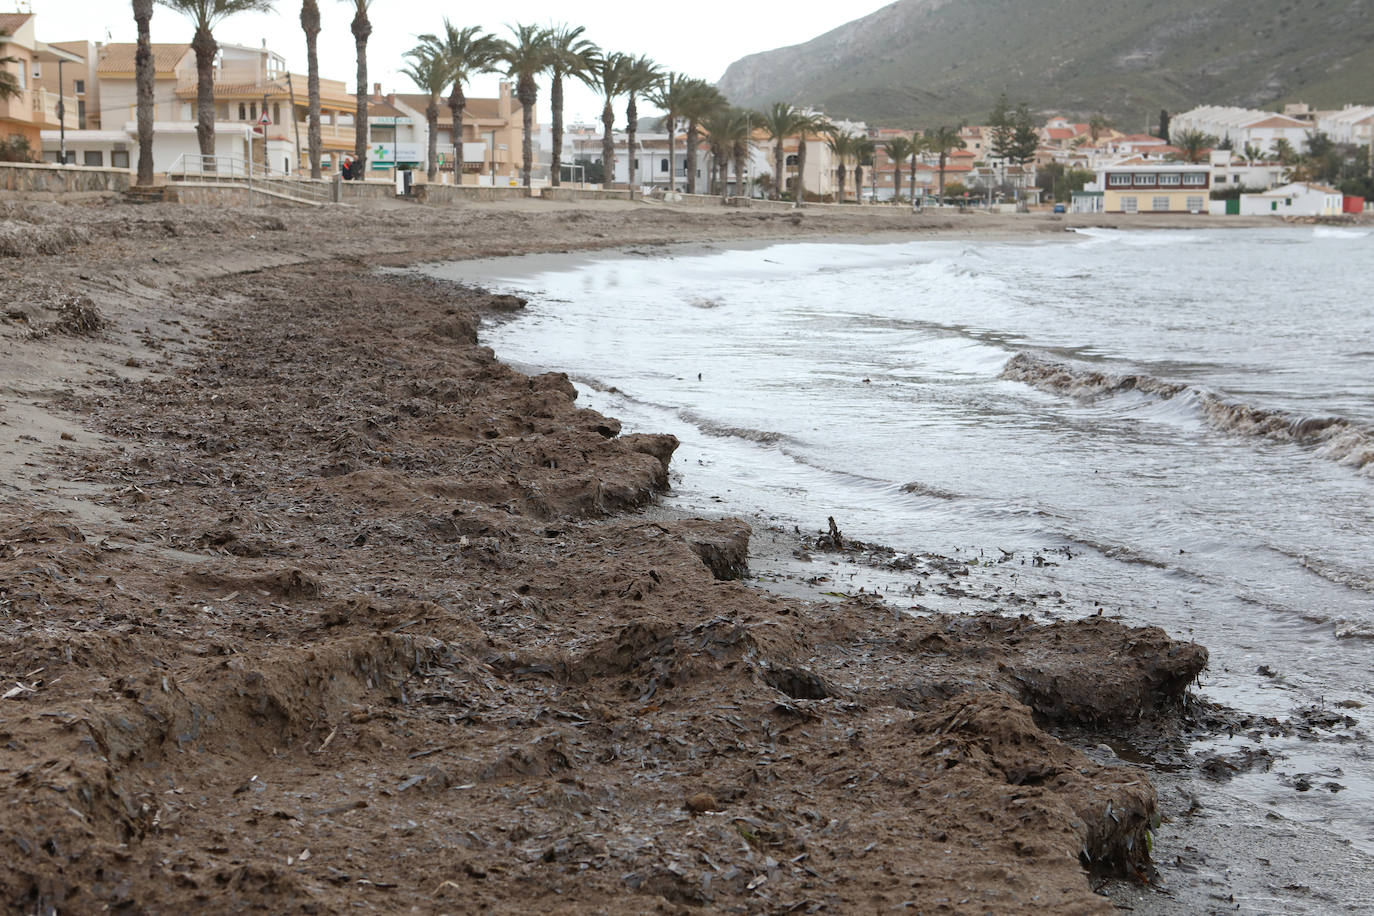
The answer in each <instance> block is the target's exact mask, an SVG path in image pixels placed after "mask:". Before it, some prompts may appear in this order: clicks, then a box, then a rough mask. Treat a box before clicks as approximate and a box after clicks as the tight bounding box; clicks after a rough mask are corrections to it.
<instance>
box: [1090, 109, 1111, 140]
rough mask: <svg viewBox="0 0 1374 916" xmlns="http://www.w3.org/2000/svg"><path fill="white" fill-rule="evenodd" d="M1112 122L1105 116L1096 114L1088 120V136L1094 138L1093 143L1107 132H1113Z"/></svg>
mask: <svg viewBox="0 0 1374 916" xmlns="http://www.w3.org/2000/svg"><path fill="white" fill-rule="evenodd" d="M1111 128H1112V122H1111V121H1110V120H1109V119H1108V118H1107V116H1106V115H1104V114H1095V115H1093V116H1092V117H1091V118H1089V119H1088V136H1090V137H1092V139H1093V143H1094V144H1096V143H1097V139H1098V138H1099V137H1101V136H1102V134H1103V133H1105V132H1106V131H1109V130H1111Z"/></svg>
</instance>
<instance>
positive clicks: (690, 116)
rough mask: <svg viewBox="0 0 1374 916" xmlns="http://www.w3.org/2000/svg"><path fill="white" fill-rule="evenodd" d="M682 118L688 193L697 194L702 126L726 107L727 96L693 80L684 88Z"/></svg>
mask: <svg viewBox="0 0 1374 916" xmlns="http://www.w3.org/2000/svg"><path fill="white" fill-rule="evenodd" d="M683 95H684V98H683V100H682V106H681V108H682V118H683V120H685V121H686V122H687V193H688V194H695V193H697V152H698V149H697V147H698V145H699V143H700V127H701V124H702V123H703V122H704V121H705V120H706V119H707V118H708V117H710V116H711V115H712V114H713V113H714V112H716V111H718V110H719V109H722V108H724V107H726V102H725V96H723V95H721V94H720V90H719V89H717V88H716V87H715V86H712V85H711V84H710V83H708V82H706V81H705V80H700V79H697V80H692V82H691V83H690V84H689V85H688V86H686V87H684V91H683Z"/></svg>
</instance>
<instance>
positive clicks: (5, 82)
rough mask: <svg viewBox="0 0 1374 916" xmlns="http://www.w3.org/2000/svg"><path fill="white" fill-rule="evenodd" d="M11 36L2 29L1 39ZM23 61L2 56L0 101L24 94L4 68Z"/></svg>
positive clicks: (136, 13) (150, 1) (15, 79)
mask: <svg viewBox="0 0 1374 916" xmlns="http://www.w3.org/2000/svg"><path fill="white" fill-rule="evenodd" d="M142 2H147V3H148V4H149V5H151V3H152V0H142ZM139 3H140V0H135V2H134V17H135V18H137V17H138V7H139ZM147 15H148V17H149V18H152V15H153V11H152V10H151V9H149V10H148V13H147ZM9 37H10V33H9V32H4V31H0V39H7V38H9ZM150 59H151V58H150ZM22 63H23V61H22V60H20V59H19V58H17V57H0V102H3V101H5V100H6V99H17V98H19V96H20V95H21V94H23V92H24V90H23V89H21V88H20V87H19V77H17V76H15V75H14V74H13V73H11V72H10V71H8V70H6V69H4V67H5V65H6V64H22Z"/></svg>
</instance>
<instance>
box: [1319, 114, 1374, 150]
mask: <svg viewBox="0 0 1374 916" xmlns="http://www.w3.org/2000/svg"><path fill="white" fill-rule="evenodd" d="M1316 126H1317V130H1319V131H1321V132H1322V133H1324V134H1326V135H1327V136H1328V137H1330V138H1331V139H1332V140H1334V141H1335V142H1337V143H1355V144H1358V145H1360V146H1368V145H1369V144H1370V143H1371V141H1374V106H1370V105H1347V106H1346V107H1345V108H1342V109H1341V110H1340V111H1319V112H1317V113H1316Z"/></svg>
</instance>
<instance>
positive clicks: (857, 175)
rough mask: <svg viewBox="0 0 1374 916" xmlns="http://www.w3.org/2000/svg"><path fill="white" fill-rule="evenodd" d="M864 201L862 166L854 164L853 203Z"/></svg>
mask: <svg viewBox="0 0 1374 916" xmlns="http://www.w3.org/2000/svg"><path fill="white" fill-rule="evenodd" d="M863 202H864V167H863V166H861V165H856V166H854V203H856V204H861V203H863Z"/></svg>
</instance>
